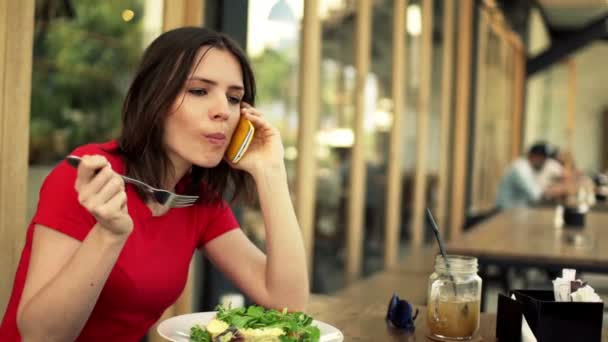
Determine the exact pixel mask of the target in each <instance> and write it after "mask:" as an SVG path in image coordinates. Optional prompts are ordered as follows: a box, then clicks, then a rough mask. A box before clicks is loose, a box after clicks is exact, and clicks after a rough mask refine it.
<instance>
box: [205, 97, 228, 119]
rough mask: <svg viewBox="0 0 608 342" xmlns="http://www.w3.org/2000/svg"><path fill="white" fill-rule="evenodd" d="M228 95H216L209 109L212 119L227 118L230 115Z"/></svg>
mask: <svg viewBox="0 0 608 342" xmlns="http://www.w3.org/2000/svg"><path fill="white" fill-rule="evenodd" d="M228 105H229V104H228V99H227V98H226V96H215V99H214V103H213V105H212V107H211V109H210V110H209V117H210V118H211V120H227V119H228V117H229V116H230V108H229V106H228Z"/></svg>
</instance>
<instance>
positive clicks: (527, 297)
mask: <svg viewBox="0 0 608 342" xmlns="http://www.w3.org/2000/svg"><path fill="white" fill-rule="evenodd" d="M511 294H513V295H515V298H516V300H513V299H511V298H510V297H507V296H505V295H503V294H499V295H498V313H497V318H496V337H497V338H498V340H499V341H501V342H503V341H509V342H510V341H517V342H519V341H521V322H522V315H523V316H524V317H525V318H526V321H527V322H528V325H529V326H530V329H531V330H532V333H534V336H536V339H537V340H538V342H566V341H567V342H571V341H585V342H596V341H597V342H601V339H602V318H603V313H604V303H587V302H556V301H555V298H554V295H553V291H546V290H513V291H511Z"/></svg>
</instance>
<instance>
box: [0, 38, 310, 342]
mask: <svg viewBox="0 0 608 342" xmlns="http://www.w3.org/2000/svg"><path fill="white" fill-rule="evenodd" d="M254 97H255V82H254V78H253V73H252V71H251V67H250V65H249V63H248V61H247V58H246V57H245V55H244V53H243V52H242V51H241V50H240V49H239V48H238V46H237V45H236V44H235V43H234V42H232V41H231V40H230V39H228V38H227V37H225V36H223V35H221V34H218V33H216V32H213V31H210V30H207V29H204V28H180V29H176V30H173V31H170V32H167V33H164V34H163V35H161V36H160V37H158V38H157V39H156V40H155V41H154V42H153V43H152V44H151V45H150V47H148V49H147V50H146V52H145V53H144V56H143V59H142V62H141V65H140V67H139V70H138V71H137V73H136V75H135V79H134V81H133V84H132V85H131V88H130V89H129V92H128V94H127V97H126V100H125V103H124V106H123V113H122V115H123V130H122V133H121V136H120V137H119V139H118V140H117V141H111V142H108V143H103V144H91V145H86V146H83V147H80V148H77V149H76V150H75V151H73V152H72V154H74V155H77V156H82V161H81V163H80V165H79V167H78V169H77V170H76V169H74V168H72V167H71V166H69V165H68V164H67V163H66V162H62V163H60V164H59V165H58V166H57V167H56V168H55V169H54V170H53V171H52V172H51V174H50V175H49V176H48V177H47V179H46V180H45V182H44V184H43V186H42V188H41V191H40V199H39V203H38V209H37V212H36V214H35V216H34V218H33V219H32V222H31V224H30V227H29V229H28V232H27V238H26V245H25V247H24V250H23V253H22V256H21V261H20V264H19V267H18V270H17V274H16V277H15V283H14V286H13V293H12V296H11V299H10V302H9V305H8V308H7V312H6V314H5V316H4V320H3V322H2V326H1V327H0V340H2V341H5V340H6V341H15V340H20V339H22V340H24V341H41V340H44V341H70V340H79V341H138V340H140V339H141V337H142V336H144V335H145V334H146V332H147V331H148V329H149V328H150V326H152V325H153V324H154V323H155V322H156V321H157V320H158V318H159V317H160V316H161V314H162V313H163V311H164V310H165V309H166V308H167V307H168V306H169V305H171V304H172V303H173V302H174V301H175V300H176V299H177V297H178V296H179V294H180V292H181V291H182V289H183V288H184V285H185V282H186V278H187V273H188V266H189V264H190V259H191V257H192V254H193V252H194V250H195V249H198V250H200V251H203V252H204V253H205V254H206V255H207V257H208V258H209V259H210V260H211V261H212V262H213V263H214V264H215V265H216V266H217V267H218V268H219V269H220V270H222V271H223V272H224V273H225V274H226V275H227V276H229V277H230V278H231V279H232V280H233V281H234V282H235V284H236V285H237V286H239V287H240V288H241V289H242V290H243V291H244V292H245V293H246V294H247V295H248V296H249V297H250V298H252V299H253V300H254V301H255V302H256V303H258V304H260V305H263V306H266V307H273V308H278V309H282V308H285V307H287V308H288V309H289V310H302V309H303V308H304V307H305V305H306V302H307V300H308V291H309V289H308V275H307V271H306V261H305V260H306V259H305V254H304V247H303V243H302V239H301V235H300V229H299V227H298V223H297V221H296V217H295V213H294V210H293V206H292V204H291V200H290V197H289V192H288V188H287V180H286V172H285V167H284V164H283V146H282V144H281V139H280V136H279V133H278V131H277V130H276V129H275V128H273V127H272V126H271V125H270V124H269V123H268V122H267V121H266V120H265V119H264V117H263V116H262V114H261V113H260V112H259V111H258V110H256V109H255V108H253V107H252V106H251V105H250V104H253V102H254ZM241 115H244V116H245V117H246V118H247V119H249V120H250V121H251V122H252V123H253V125H254V126H255V128H256V133H255V137H254V139H253V141H252V142H251V144H250V146H249V150H248V151H247V153H246V154H245V156H244V157H243V158H242V159H241V160H240V161H239V162H238V164H230V165H229V164H228V162H227V161H225V160H224V159H223V156H224V153H225V151H226V147H227V144H228V142H229V140H230V139H229V138H230V137H231V135H232V133H233V131H234V129H235V127H236V125H237V122H238V120H239V117H240V116H241ZM120 174H126V175H129V176H132V177H134V178H137V179H139V180H142V181H144V182H146V183H148V184H150V185H152V186H155V187H158V188H163V189H167V190H170V191H174V192H178V193H185V194H197V195H199V196H200V199H199V201H198V202H197V203H196V204H195V205H194V206H191V207H186V208H173V209H167V208H166V207H163V206H161V205H159V204H157V203H155V202H153V201H152V200H151V199H150V198H149V197H147V196H146V195H145V194H143V193H138V192H137V189H135V188H133V187H132V186H130V185H126V186H125V183H124V182H123V181H122V179H121V178H120V176H119V175H120ZM251 181H253V182H255V186H256V187H257V193H258V196H259V202H260V206H261V209H262V212H263V216H264V223H265V226H266V239H267V243H266V246H267V247H266V255H265V254H264V253H262V252H261V251H260V250H259V249H257V248H256V247H255V246H254V245H253V244H252V243H251V242H250V241H249V240H248V239H247V237H246V236H245V235H244V234H243V232H242V231H241V230H240V229H238V223H237V222H236V220H235V218H234V215H233V213H232V211H231V210H230V208H229V207H228V205H227V204H226V203H225V202H224V201H222V199H221V195H222V194H223V193H224V192H225V190H227V189H229V190H231V191H235V192H242V191H245V192H246V190H247V189H248V184H250V183H251ZM231 185H232V187H231ZM285 260H289V264H290V265H289V267H286V265H285Z"/></svg>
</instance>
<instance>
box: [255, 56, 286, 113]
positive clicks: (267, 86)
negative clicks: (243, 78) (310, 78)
mask: <svg viewBox="0 0 608 342" xmlns="http://www.w3.org/2000/svg"><path fill="white" fill-rule="evenodd" d="M251 64H252V68H253V70H254V71H255V77H256V86H257V91H258V93H257V98H258V103H269V102H272V101H277V100H283V101H286V100H287V101H288V100H290V99H289V98H288V97H289V94H290V92H289V88H290V86H291V83H292V82H291V77H292V76H294V75H296V72H297V70H295V67H296V66H295V65H293V64H290V63H289V58H288V56H287V55H286V54H285V52H281V51H277V50H273V49H266V50H264V53H262V54H260V55H259V56H257V57H255V58H253V59H252V60H251Z"/></svg>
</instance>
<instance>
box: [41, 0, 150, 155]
mask: <svg viewBox="0 0 608 342" xmlns="http://www.w3.org/2000/svg"><path fill="white" fill-rule="evenodd" d="M49 4H52V6H51V5H49ZM53 4H54V5H53ZM72 4H73V6H74V13H75V15H74V16H73V17H70V16H69V15H67V13H66V10H65V9H63V8H61V7H58V5H57V3H56V2H49V1H44V0H39V1H37V3H36V7H37V8H36V10H37V12H36V32H35V38H34V42H35V44H34V63H33V75H32V102H31V120H32V128H33V129H32V132H31V135H30V136H31V142H32V144H31V150H32V155H33V159H34V160H32V161H33V162H41V161H51V160H53V159H57V158H61V157H62V156H63V154H65V153H67V152H69V151H68V150H70V149H72V148H73V147H75V146H77V145H81V144H84V143H88V142H92V141H103V140H106V139H109V138H111V137H114V136H115V134H116V132H117V130H118V128H119V125H120V108H121V106H122V100H123V97H124V95H125V93H126V89H127V86H128V82H129V80H130V77H131V75H132V72H133V71H134V69H135V67H136V64H137V61H138V58H139V56H140V55H141V52H142V42H141V32H140V21H141V18H142V15H143V5H142V1H141V0H128V1H117V0H111V1H100V0H79V1H72ZM53 6H55V7H53ZM125 9H131V10H133V11H134V12H135V17H134V18H133V19H132V20H131V21H129V22H125V21H123V19H122V17H121V14H122V12H123V10H125ZM49 127H52V128H53V129H52V130H49V129H48V128H49ZM34 128H36V129H34ZM42 128H44V129H42ZM58 131H60V132H65V133H67V134H63V135H62V136H65V138H64V139H63V140H66V141H64V142H63V144H60V146H58V145H57V144H56V143H53V141H54V140H57V139H56V138H57V133H56V132H58ZM54 138H55V139H54Z"/></svg>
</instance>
